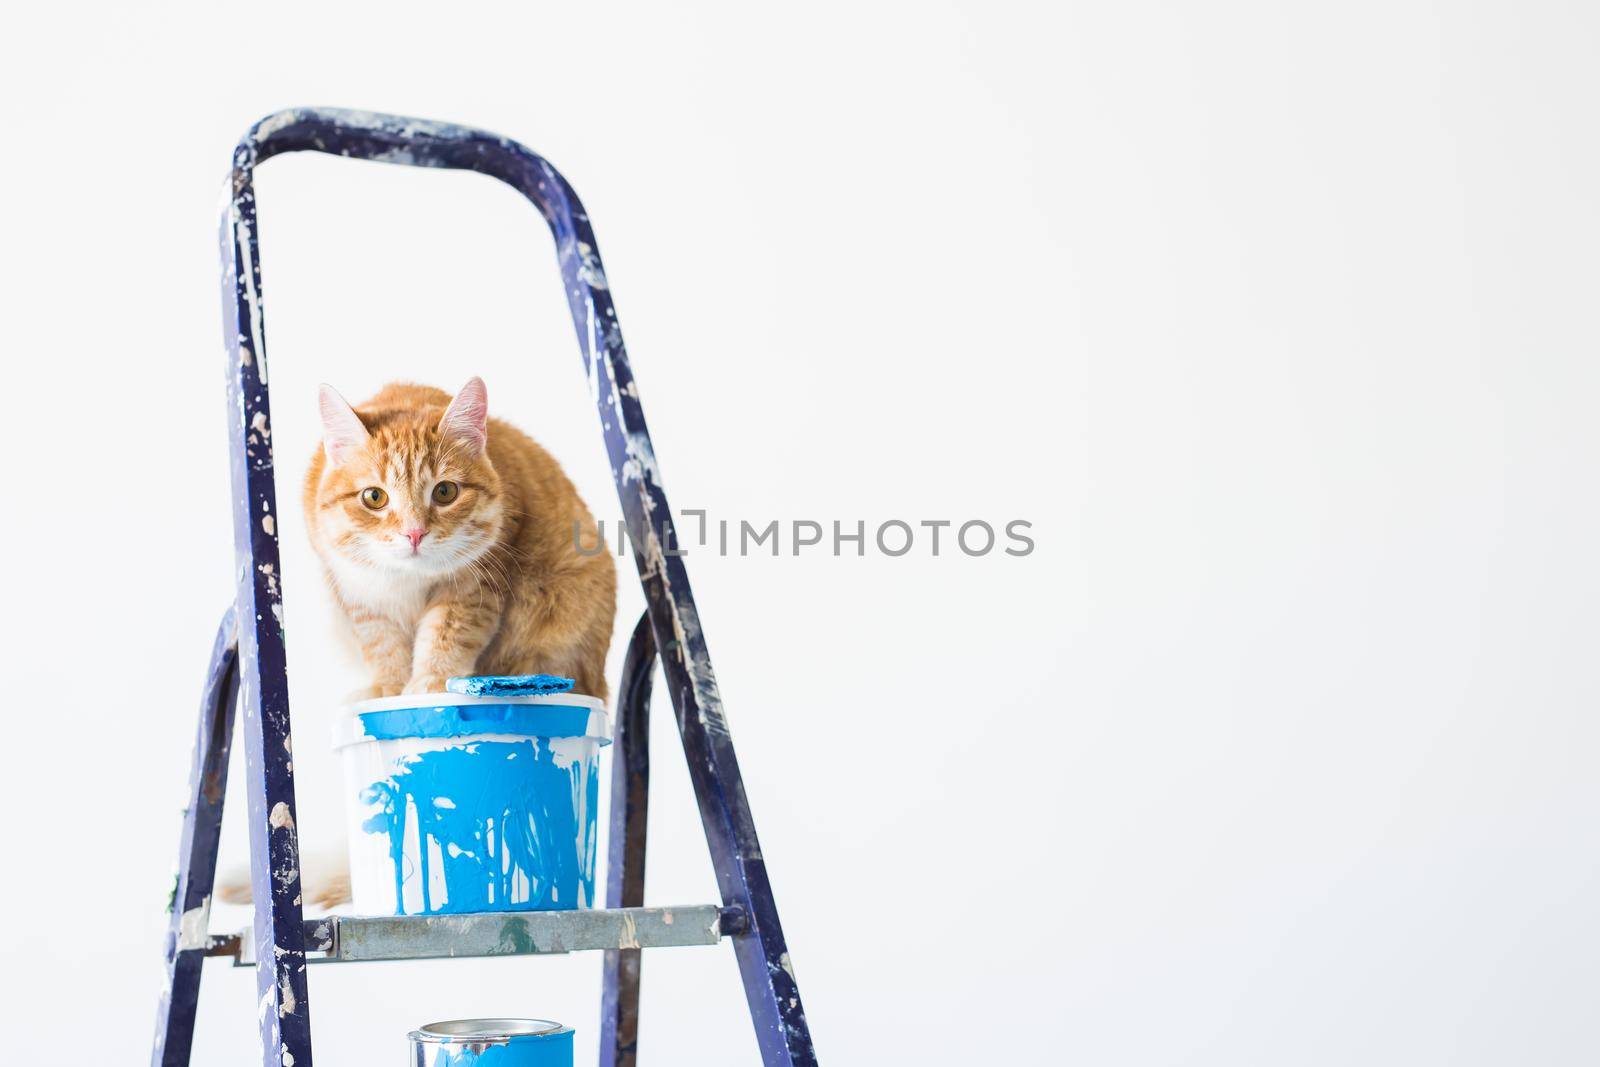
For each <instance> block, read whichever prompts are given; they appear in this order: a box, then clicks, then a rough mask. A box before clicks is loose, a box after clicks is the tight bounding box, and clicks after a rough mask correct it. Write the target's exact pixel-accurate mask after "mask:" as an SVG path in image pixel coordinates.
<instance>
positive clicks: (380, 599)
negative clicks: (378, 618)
mask: <svg viewBox="0 0 1600 1067" xmlns="http://www.w3.org/2000/svg"><path fill="white" fill-rule="evenodd" d="M326 562H327V564H328V569H329V571H330V572H331V573H332V574H333V581H334V584H335V585H336V586H337V587H338V590H339V599H340V600H342V601H344V603H346V604H348V605H350V606H352V607H361V608H365V609H366V610H368V611H371V612H374V613H376V614H379V615H383V616H385V617H387V618H390V619H393V620H394V621H395V622H397V623H400V624H401V625H403V626H405V627H406V628H407V629H412V628H415V627H416V625H417V620H418V619H420V618H421V617H422V612H423V610H424V609H426V608H427V606H428V596H429V594H430V593H432V591H433V584H434V583H433V580H432V579H431V578H428V577H424V576H421V575H419V576H417V577H414V578H413V577H410V576H406V575H397V574H395V573H394V572H393V571H390V570H378V569H376V568H373V567H364V566H362V565H361V564H359V563H353V562H351V561H349V560H344V559H340V558H339V557H337V556H335V557H333V558H331V559H329V560H327V561H326Z"/></svg>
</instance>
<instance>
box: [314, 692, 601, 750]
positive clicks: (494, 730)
mask: <svg viewBox="0 0 1600 1067" xmlns="http://www.w3.org/2000/svg"><path fill="white" fill-rule="evenodd" d="M480 734H485V735H496V736H502V737H504V736H512V737H587V738H590V739H592V740H595V741H599V742H600V743H601V744H603V745H605V744H610V743H611V720H610V718H608V717H607V715H606V706H605V703H604V702H603V701H601V700H599V699H598V698H596V697H590V696H583V695H581V694H578V693H555V694H551V695H549V696H465V695H462V694H458V693H415V694H410V695H406V696H396V697H378V698H376V699H373V700H363V701H360V702H358V703H356V704H353V705H351V706H350V708H349V709H348V713H347V714H345V715H341V716H339V718H338V720H337V721H336V722H335V723H334V730H333V746H334V747H335V748H343V747H344V746H346V745H354V744H359V743H360V742H363V741H386V740H392V739H396V738H403V737H468V736H474V735H480Z"/></svg>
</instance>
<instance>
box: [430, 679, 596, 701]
mask: <svg viewBox="0 0 1600 1067" xmlns="http://www.w3.org/2000/svg"><path fill="white" fill-rule="evenodd" d="M576 684H577V683H576V682H574V681H573V680H572V679H571V678H558V677H556V676H555V675H553V674H480V675H475V676H473V677H470V678H450V679H448V680H446V682H445V683H444V687H445V688H446V689H448V690H449V691H450V692H452V693H464V694H466V695H467V696H475V697H504V696H546V695H548V694H550V693H565V692H567V691H568V690H570V689H571V688H572V687H573V686H574V685H576Z"/></svg>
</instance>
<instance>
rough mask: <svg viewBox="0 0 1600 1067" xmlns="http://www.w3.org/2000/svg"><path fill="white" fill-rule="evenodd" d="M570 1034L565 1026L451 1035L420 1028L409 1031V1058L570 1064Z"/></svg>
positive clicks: (459, 1064)
mask: <svg viewBox="0 0 1600 1067" xmlns="http://www.w3.org/2000/svg"><path fill="white" fill-rule="evenodd" d="M485 1021H486V1022H493V1021H495V1020H485ZM572 1036H573V1032H572V1030H570V1029H568V1028H566V1027H562V1028H560V1029H559V1030H555V1031H552V1032H549V1033H532V1034H517V1033H511V1034H496V1035H493V1036H490V1035H488V1034H485V1035H481V1036H479V1035H467V1036H454V1037H440V1036H437V1035H434V1034H431V1033H429V1032H428V1031H427V1030H426V1029H424V1030H419V1031H414V1032H413V1033H412V1034H411V1041H412V1048H413V1049H414V1050H415V1054H414V1055H413V1062H415V1063H417V1064H420V1065H421V1067H572Z"/></svg>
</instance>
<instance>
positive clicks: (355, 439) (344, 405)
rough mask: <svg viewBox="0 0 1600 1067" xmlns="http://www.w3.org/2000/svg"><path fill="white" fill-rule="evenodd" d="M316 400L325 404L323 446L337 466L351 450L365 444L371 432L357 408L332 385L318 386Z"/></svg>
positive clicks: (323, 410) (323, 407)
mask: <svg viewBox="0 0 1600 1067" xmlns="http://www.w3.org/2000/svg"><path fill="white" fill-rule="evenodd" d="M317 403H318V405H319V406H320V407H321V408H322V448H323V450H324V451H325V452H327V454H328V462H329V463H331V464H334V465H335V466H337V465H338V464H339V463H340V462H341V461H342V460H343V459H344V458H345V457H346V456H348V455H349V454H350V452H351V451H352V450H354V449H357V448H360V447H361V446H363V445H365V444H366V443H367V441H368V440H370V439H371V437H372V435H371V434H370V433H368V432H367V428H366V426H365V425H363V424H362V422H361V417H360V416H359V415H357V414H356V412H355V409H354V408H352V407H351V406H350V404H349V402H348V401H346V400H345V398H344V397H342V396H340V395H339V394H338V393H337V392H335V391H334V388H333V386H331V385H323V386H320V387H319V388H318V390H317Z"/></svg>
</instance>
